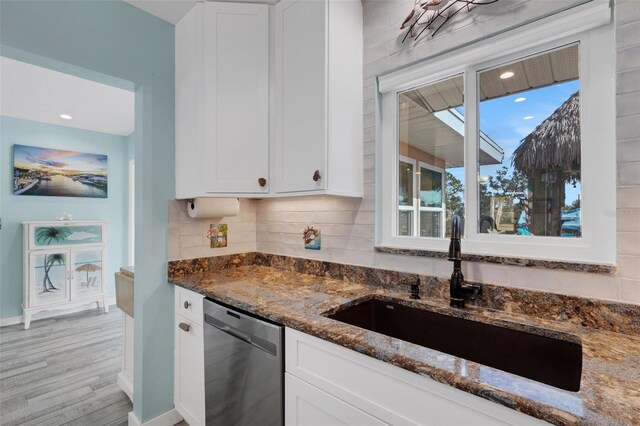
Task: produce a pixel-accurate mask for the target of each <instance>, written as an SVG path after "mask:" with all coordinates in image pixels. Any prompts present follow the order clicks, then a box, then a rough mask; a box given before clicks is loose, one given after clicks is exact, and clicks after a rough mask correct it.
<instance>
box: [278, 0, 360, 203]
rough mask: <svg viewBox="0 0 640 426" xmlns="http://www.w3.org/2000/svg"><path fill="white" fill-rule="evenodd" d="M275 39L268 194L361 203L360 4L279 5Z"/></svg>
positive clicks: (289, 0) (348, 0) (298, 1)
mask: <svg viewBox="0 0 640 426" xmlns="http://www.w3.org/2000/svg"><path fill="white" fill-rule="evenodd" d="M274 37H275V52H274V54H275V55H274V58H275V59H274V60H275V67H274V68H275V93H274V97H275V111H273V113H272V118H273V125H274V141H273V150H272V151H273V152H272V159H273V162H272V165H273V168H272V176H273V177H274V182H273V186H274V188H272V190H273V192H275V193H290V195H293V194H291V193H301V195H302V194H313V193H323V194H334V195H344V196H358V197H359V196H362V192H363V185H362V179H363V177H362V175H363V173H362V144H363V138H362V128H363V124H362V103H363V98H362V4H361V2H360V1H359V0H336V1H333V0H319V1H304V0H282V1H280V2H279V3H277V4H276V5H275V29H274ZM283 195H284V194H283Z"/></svg>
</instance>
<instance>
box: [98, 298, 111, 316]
mask: <svg viewBox="0 0 640 426" xmlns="http://www.w3.org/2000/svg"><path fill="white" fill-rule="evenodd" d="M98 303H99V302H98ZM101 307H102V309H104V313H105V314H106V313H107V312H109V304H108V303H107V299H102V306H101Z"/></svg>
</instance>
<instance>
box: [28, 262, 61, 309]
mask: <svg viewBox="0 0 640 426" xmlns="http://www.w3.org/2000/svg"><path fill="white" fill-rule="evenodd" d="M69 256H70V253H69V251H67V250H47V251H38V252H31V253H30V254H29V302H28V307H36V306H46V305H55V304H57V303H64V302H67V301H68V300H69V273H70V270H69V266H68V265H69V262H70V259H69Z"/></svg>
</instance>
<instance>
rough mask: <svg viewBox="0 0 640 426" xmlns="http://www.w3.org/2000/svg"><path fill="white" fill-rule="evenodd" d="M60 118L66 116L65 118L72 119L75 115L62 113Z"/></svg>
mask: <svg viewBox="0 0 640 426" xmlns="http://www.w3.org/2000/svg"><path fill="white" fill-rule="evenodd" d="M60 118H64V119H65V120H71V119H72V118H73V117H72V116H70V115H69V114H60Z"/></svg>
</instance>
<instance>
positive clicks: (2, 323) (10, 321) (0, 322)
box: [0, 297, 116, 327]
mask: <svg viewBox="0 0 640 426" xmlns="http://www.w3.org/2000/svg"><path fill="white" fill-rule="evenodd" d="M93 303H96V302H91V304H93ZM107 303H108V304H109V307H111V306H114V305H115V304H116V298H115V297H109V298H107ZM87 305H88V303H87ZM86 309H87V306H86V305H82V306H76V307H75V308H70V309H60V310H55V311H46V312H38V313H37V314H33V316H32V317H31V322H32V323H33V321H36V320H39V319H44V318H53V317H59V316H61V315H68V314H75V313H76V312H81V311H85V310H86ZM21 322H22V315H18V316H15V317H7V318H2V319H0V327H6V326H8V325H14V324H20V323H21Z"/></svg>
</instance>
